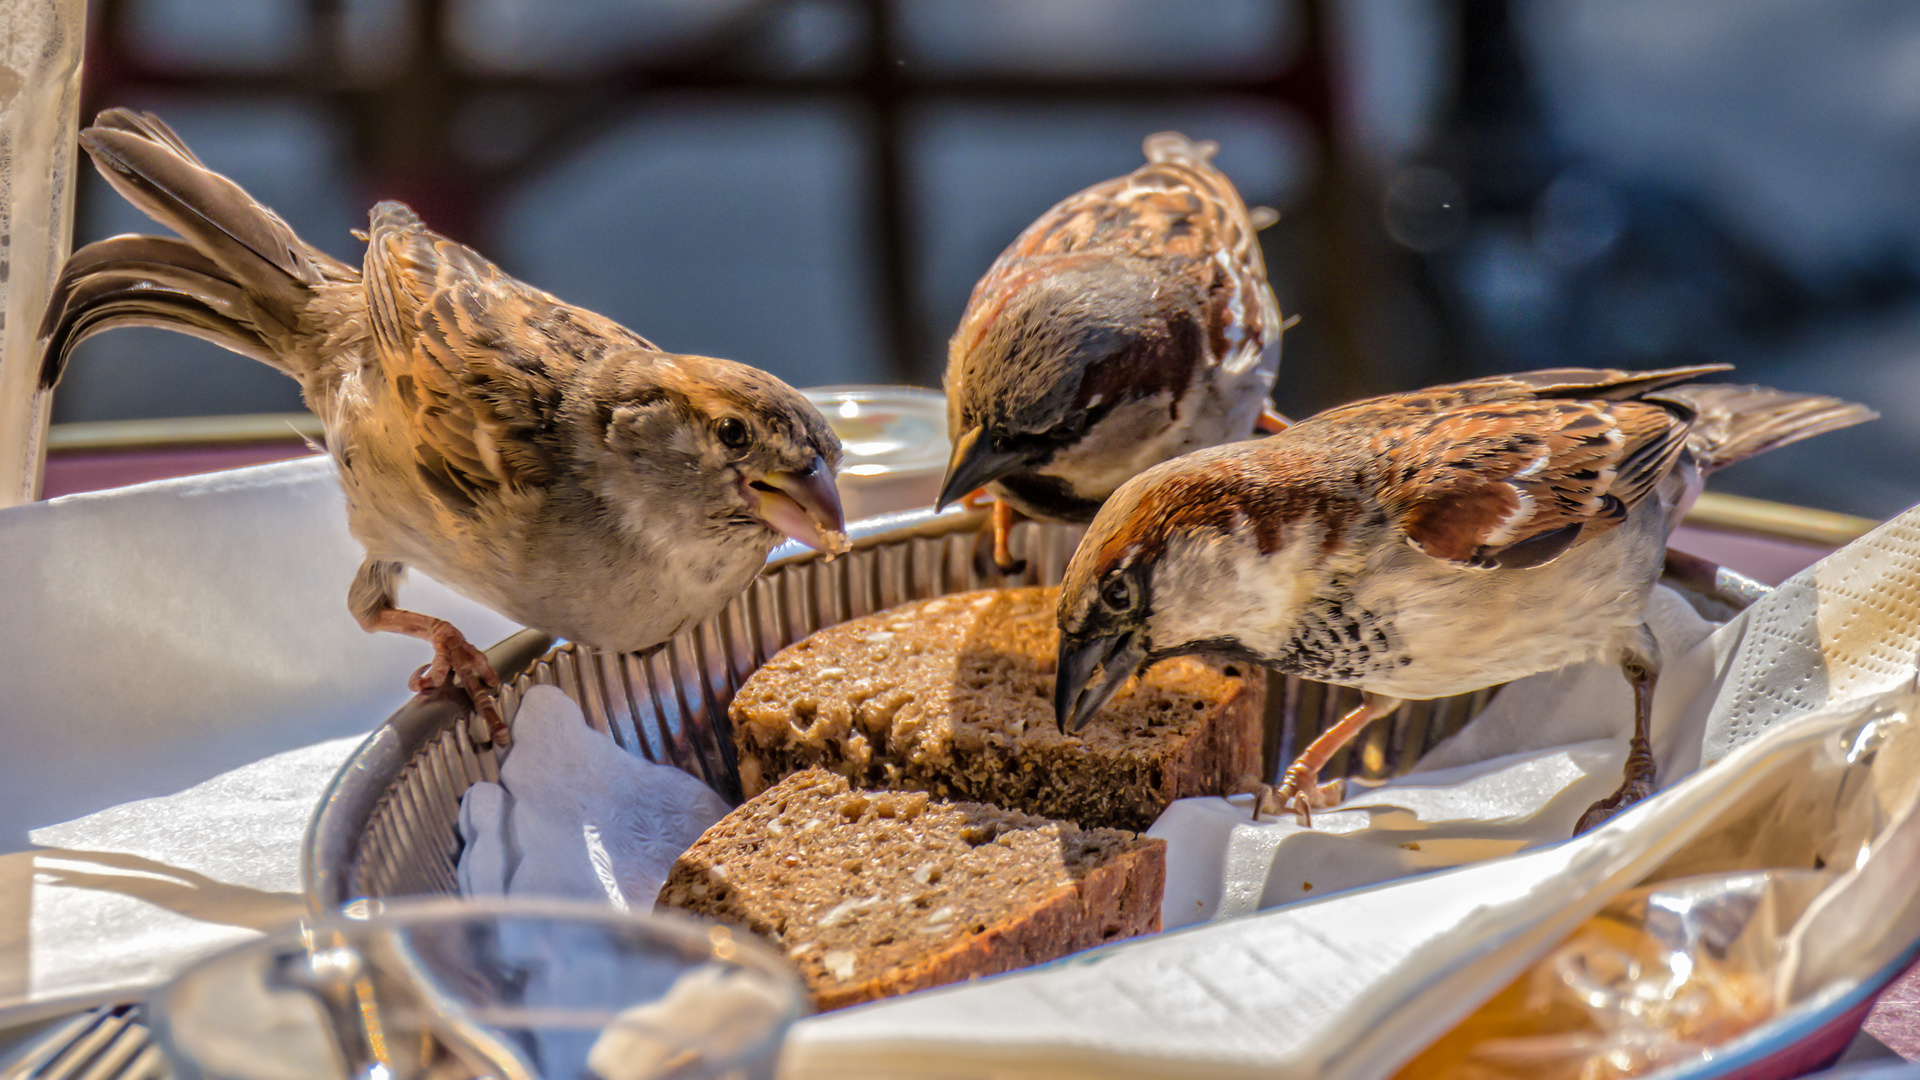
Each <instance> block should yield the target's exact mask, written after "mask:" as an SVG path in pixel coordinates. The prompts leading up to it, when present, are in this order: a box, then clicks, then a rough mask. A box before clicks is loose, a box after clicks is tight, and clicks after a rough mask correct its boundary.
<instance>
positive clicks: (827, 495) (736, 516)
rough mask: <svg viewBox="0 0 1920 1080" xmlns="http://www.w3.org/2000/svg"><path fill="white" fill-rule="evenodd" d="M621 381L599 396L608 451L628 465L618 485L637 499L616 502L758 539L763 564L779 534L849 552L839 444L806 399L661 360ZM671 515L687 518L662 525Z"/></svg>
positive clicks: (735, 537)
mask: <svg viewBox="0 0 1920 1080" xmlns="http://www.w3.org/2000/svg"><path fill="white" fill-rule="evenodd" d="M618 381H619V382H620V383H621V384H623V385H620V386H618V387H617V388H615V389H614V390H613V392H611V393H606V394H605V395H604V396H602V397H601V398H600V400H602V401H604V402H606V403H607V404H605V405H603V406H602V413H603V420H604V423H605V428H606V439H605V445H606V447H607V448H608V449H609V450H611V451H612V452H613V453H614V454H615V455H616V456H618V457H620V458H623V459H625V460H626V461H628V462H630V468H629V469H627V470H622V471H621V473H620V474H618V475H616V476H615V477H614V479H613V481H612V484H613V486H614V487H616V488H620V489H622V493H625V492H627V491H631V493H633V494H635V495H637V497H635V498H627V499H619V498H617V496H616V502H617V504H618V505H621V506H623V507H627V508H630V511H629V512H630V513H632V514H633V515H636V516H637V517H638V518H639V519H646V520H651V521H652V522H653V523H654V524H672V525H673V526H674V527H677V528H687V527H691V528H692V529H694V530H695V531H696V532H705V533H707V534H709V535H713V536H714V537H715V538H716V539H722V540H726V541H747V542H751V543H753V544H756V545H757V546H758V547H759V548H760V549H761V554H762V555H764V554H765V552H766V551H767V550H770V549H771V548H772V547H773V545H774V544H776V543H778V542H779V540H780V539H781V538H782V537H791V538H792V539H795V540H798V541H800V542H801V543H803V544H806V545H807V546H809V547H813V548H817V549H819V550H821V551H824V552H826V553H827V554H829V555H834V554H838V553H840V552H843V551H845V550H847V538H846V531H845V530H846V521H845V518H844V516H843V514H842V512H841V509H840V494H839V489H838V488H837V487H835V485H834V473H835V471H836V470H838V469H839V467H840V440H839V438H838V437H836V436H835V435H834V433H833V429H832V428H830V427H829V426H828V425H827V420H826V417H824V416H822V415H820V411H819V410H818V409H816V408H814V406H813V403H812V402H810V401H808V400H807V399H806V398H805V397H804V396H802V395H801V394H800V392H799V391H797V390H795V389H793V388H792V387H791V386H788V385H787V384H786V383H784V382H782V381H780V380H779V379H777V378H774V377H773V376H772V375H769V374H767V373H766V372H764V371H760V370H758V369H757V368H752V367H749V366H747V365H745V364H739V363H735V362H733V361H731V360H718V359H714V358H712V357H705V356H672V355H667V354H659V353H656V354H651V356H650V357H649V362H646V363H638V364H632V365H628V366H627V367H626V369H625V370H624V371H623V372H621V374H620V376H619V377H618ZM663 494H664V495H667V496H668V497H667V498H659V497H658V496H660V495H663ZM674 508H686V512H687V514H688V515H690V519H683V520H681V521H679V522H674V523H668V522H664V521H659V520H658V519H660V518H663V517H666V516H669V515H670V514H671V513H672V512H673V509H674ZM646 520H639V521H636V522H635V523H636V524H640V525H645V524H646Z"/></svg>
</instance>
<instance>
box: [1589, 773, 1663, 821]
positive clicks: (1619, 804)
mask: <svg viewBox="0 0 1920 1080" xmlns="http://www.w3.org/2000/svg"><path fill="white" fill-rule="evenodd" d="M1651 794H1653V777H1652V775H1647V776H1634V777H1629V778H1628V779H1627V782H1626V783H1624V784H1621V785H1620V790H1618V791H1616V792H1614V793H1613V794H1611V795H1609V796H1607V797H1606V798H1604V799H1601V800H1600V801H1599V802H1597V803H1594V804H1593V805H1592V806H1589V807H1587V812H1586V813H1584V814H1581V815H1580V821H1579V823H1577V824H1576V825H1574V827H1573V835H1575V836H1579V835H1580V834H1582V833H1584V832H1587V831H1588V830H1590V829H1596V828H1598V827H1600V826H1601V825H1604V824H1606V823H1607V822H1608V821H1610V820H1612V818H1613V816H1614V815H1615V814H1618V813H1619V812H1620V811H1622V810H1625V809H1626V808H1627V807H1629V806H1632V805H1633V804H1634V803H1637V802H1639V801H1640V800H1641V799H1644V798H1646V797H1647V796H1649V795H1651Z"/></svg>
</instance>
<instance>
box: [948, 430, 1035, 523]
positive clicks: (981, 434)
mask: <svg viewBox="0 0 1920 1080" xmlns="http://www.w3.org/2000/svg"><path fill="white" fill-rule="evenodd" d="M1025 463H1026V455H1024V454H1017V453H1006V452H1004V451H999V450H995V449H994V448H993V440H991V439H989V438H987V431H986V429H985V428H974V429H973V430H971V431H968V432H965V433H964V434H962V435H961V436H960V437H959V438H957V439H955V440H953V456H952V457H950V458H948V459H947V479H946V482H945V483H943V484H941V485H940V499H939V501H937V502H935V503H934V504H933V508H934V509H935V510H944V509H946V507H947V504H948V503H951V502H955V501H957V500H958V499H960V498H961V497H962V496H964V495H966V494H967V493H968V492H970V491H972V490H974V489H975V488H979V487H984V486H985V485H987V484H988V483H991V482H992V481H995V480H998V479H1000V478H1001V477H1003V476H1005V475H1007V474H1008V473H1010V472H1012V471H1014V470H1015V469H1018V468H1019V467H1020V466H1021V465H1023V464H1025Z"/></svg>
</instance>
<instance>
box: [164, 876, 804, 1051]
mask: <svg viewBox="0 0 1920 1080" xmlns="http://www.w3.org/2000/svg"><path fill="white" fill-rule="evenodd" d="M807 1009H808V1006H807V997H806V994H805V992H804V990H803V989H802V987H801V984H800V981H799V979H798V978H797V977H796V976H795V975H794V974H793V972H792V970H791V969H790V968H789V967H788V966H787V965H786V963H785V962H784V961H782V960H781V959H780V957H779V956H778V955H777V954H775V953H774V952H773V950H771V949H769V948H767V947H766V946H765V945H764V944H762V943H760V942H759V941H757V940H753V939H751V938H750V936H748V935H745V934H740V933H736V932H735V931H733V930H731V929H729V928H727V927H725V926H721V925H719V924H717V923H707V922H702V921H697V920H693V919H688V918H683V917H676V916H664V915H653V914H645V915H642V914H638V913H633V912H621V911H616V910H614V909H612V908H609V907H606V906H604V905H598V904H589V903H579V902H573V901H560V900H507V899H495V900H492V901H481V900H472V901H467V900H453V899H445V898H443V899H437V900H427V901H415V900H410V901H396V902H389V903H385V904H382V903H378V902H373V901H362V902H360V903H358V904H355V905H353V906H352V907H350V908H349V909H348V911H347V912H346V913H343V914H342V915H340V916H337V917H335V918H331V919H326V920H321V921H318V922H312V923H308V924H306V925H303V926H301V927H299V928H297V929H294V930H289V931H285V932H282V933H279V934H276V935H272V936H269V937H266V938H263V939H260V940H257V941H252V942H248V943H247V944H245V945H241V946H238V947H236V948H233V949H229V950H227V951H225V952H222V953H219V954H216V955H214V956H211V957H209V958H207V959H206V960H203V961H201V962H200V963H198V964H196V965H194V966H193V967H191V968H189V969H187V970H186V971H184V972H182V973H181V974H180V975H179V976H177V977H176V978H175V979H174V980H173V981H172V982H170V983H168V984H166V985H165V986H162V987H161V988H159V989H158V990H156V991H155V992H154V994H153V996H152V997H151V998H150V999H149V1000H148V1003H147V1011H148V1015H149V1019H150V1022H151V1023H152V1026H153V1034H154V1040H155V1042H156V1043H157V1044H158V1045H159V1046H160V1047H161V1049H162V1050H163V1052H164V1053H165V1054H166V1055H167V1059H168V1061H169V1062H170V1063H171V1064H172V1066H173V1070H174V1072H173V1075H174V1076H175V1077H177V1078H178V1080H200V1078H207V1080H469V1078H479V1077H493V1078H498V1080H534V1078H541V1080H665V1078H668V1077H671V1078H673V1080H720V1078H727V1080H735V1078H738V1080H771V1078H772V1077H773V1075H774V1072H775V1068H776V1066H777V1064H778V1061H779V1056H780V1048H781V1046H782V1044H783V1043H784V1041H785V1038H786V1032H787V1029H788V1028H789V1027H791V1026H792V1024H793V1022H794V1021H795V1020H797V1019H799V1018H800V1017H801V1016H802V1015H804V1014H805V1013H806V1011H807Z"/></svg>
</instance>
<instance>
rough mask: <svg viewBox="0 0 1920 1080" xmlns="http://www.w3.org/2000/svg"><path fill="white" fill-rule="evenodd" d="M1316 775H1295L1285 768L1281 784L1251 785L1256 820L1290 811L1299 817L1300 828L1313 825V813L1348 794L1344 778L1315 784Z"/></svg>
mask: <svg viewBox="0 0 1920 1080" xmlns="http://www.w3.org/2000/svg"><path fill="white" fill-rule="evenodd" d="M1317 779H1318V778H1316V777H1312V776H1307V775H1306V774H1305V773H1302V774H1301V775H1299V776H1295V775H1294V770H1292V769H1288V770H1287V775H1286V776H1284V777H1282V778H1281V781H1280V786H1279V787H1274V786H1273V785H1272V784H1265V783H1261V784H1254V785H1253V796H1254V798H1253V817H1254V820H1256V821H1258V820H1259V819H1260V818H1261V817H1262V816H1266V815H1275V816H1277V815H1279V814H1283V813H1288V812H1291V813H1293V814H1294V815H1296V816H1297V817H1298V818H1299V819H1300V825H1301V827H1302V828H1307V829H1311V828H1313V812H1314V811H1315V810H1325V809H1327V808H1329V807H1332V806H1337V805H1339V803H1340V801H1341V800H1342V799H1345V798H1346V797H1347V782H1346V781H1345V780H1329V781H1327V782H1326V783H1324V784H1322V783H1318V782H1317Z"/></svg>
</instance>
